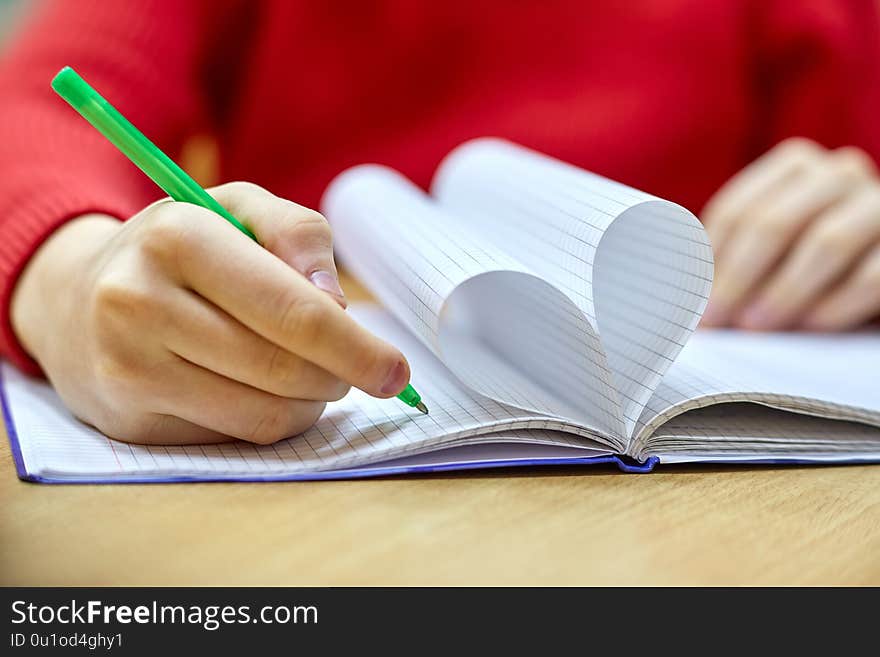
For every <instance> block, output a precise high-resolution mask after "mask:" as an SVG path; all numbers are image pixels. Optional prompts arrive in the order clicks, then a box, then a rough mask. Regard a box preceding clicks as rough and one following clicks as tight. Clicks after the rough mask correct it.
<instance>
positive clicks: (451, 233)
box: [322, 165, 623, 445]
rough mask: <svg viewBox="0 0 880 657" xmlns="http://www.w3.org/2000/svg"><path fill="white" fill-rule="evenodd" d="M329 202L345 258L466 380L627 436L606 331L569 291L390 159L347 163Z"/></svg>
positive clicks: (490, 393) (489, 393) (517, 402)
mask: <svg viewBox="0 0 880 657" xmlns="http://www.w3.org/2000/svg"><path fill="white" fill-rule="evenodd" d="M322 207H323V210H324V212H325V214H326V215H327V217H328V218H329V220H330V222H331V224H332V225H333V228H334V237H335V244H336V250H337V253H338V255H339V256H340V258H341V260H342V262H343V263H344V264H345V266H346V267H347V268H348V269H349V270H350V271H352V273H354V274H355V275H356V276H357V277H358V278H359V279H360V280H361V281H362V282H363V283H364V284H365V285H366V286H367V287H368V288H369V289H370V290H371V291H372V292H373V293H374V294H375V295H376V296H377V297H378V298H379V300H380V301H381V302H382V303H383V304H384V305H385V306H386V307H387V308H388V309H389V310H390V311H391V312H392V314H394V315H395V317H397V319H398V320H399V321H401V322H402V323H403V324H404V325H405V326H407V327H408V328H409V329H410V330H411V331H412V332H413V333H414V334H415V335H416V336H418V337H419V338H420V339H421V341H422V342H423V343H424V344H425V345H426V346H427V347H428V348H429V349H431V351H433V352H434V353H435V354H436V355H438V356H439V357H440V358H441V360H442V361H443V363H444V364H445V365H446V366H447V367H448V368H449V369H450V370H451V371H452V372H453V373H454V374H455V375H456V377H458V378H459V379H460V380H461V381H462V382H463V383H465V384H466V385H467V386H468V387H470V388H471V389H473V390H475V391H477V392H479V393H481V394H482V395H485V396H486V397H489V398H491V399H494V400H496V401H501V402H503V403H506V404H509V405H512V406H516V407H518V408H523V409H526V410H530V411H535V412H539V413H543V414H549V415H554V416H558V417H561V418H568V419H571V420H574V421H576V422H579V423H581V424H583V425H584V426H587V427H591V428H593V429H596V430H597V431H599V432H601V433H603V434H605V435H608V436H615V437H617V438H616V441H617V442H619V443H620V444H621V445H622V442H621V437H622V436H623V427H622V424H621V420H620V417H621V413H620V407H619V404H618V400H617V396H616V393H615V391H614V388H613V384H612V379H611V373H610V371H609V369H608V366H607V363H606V362H605V357H604V354H603V352H602V349H601V345H600V343H599V338H598V336H597V335H596V332H595V330H594V328H593V327H592V325H591V324H590V322H589V321H588V319H587V318H586V317H585V316H584V314H583V312H582V311H581V310H580V309H579V308H578V307H577V305H576V304H575V303H573V302H572V300H571V299H570V298H569V297H568V296H567V295H566V294H563V293H562V292H561V291H560V290H558V289H556V288H555V287H553V285H551V284H550V283H548V282H547V281H545V280H542V279H541V278H538V277H536V276H535V275H534V274H533V273H532V272H531V271H530V270H529V269H528V268H527V267H524V266H523V265H522V264H521V263H519V262H518V261H517V260H515V259H513V258H511V257H510V256H508V255H506V254H505V253H503V252H502V251H501V250H500V249H497V248H495V247H494V246H492V245H491V243H490V242H488V241H486V240H482V239H480V238H479V236H477V235H476V234H474V233H473V232H472V231H471V227H470V226H469V225H467V224H466V223H465V222H463V221H462V220H461V219H460V218H459V217H457V216H455V215H453V214H450V213H448V212H445V211H443V210H442V209H441V208H439V207H438V206H437V204H436V203H435V202H434V201H433V200H431V199H430V198H429V197H428V196H427V195H425V194H424V192H422V191H421V190H419V189H418V188H417V187H415V186H414V185H413V184H412V183H410V182H409V181H407V180H406V179H405V178H403V177H402V176H401V175H400V174H398V173H396V172H394V171H392V170H390V169H388V168H385V167H379V166H372V165H367V166H360V167H355V168H354V169H351V170H349V171H347V172H345V173H344V174H342V175H341V176H339V177H338V178H337V179H336V180H335V181H334V182H333V183H332V184H331V186H330V188H329V189H328V191H327V193H326V195H325V197H324V201H323V204H322ZM585 399H589V400H591V403H588V404H585V403H584V400H585Z"/></svg>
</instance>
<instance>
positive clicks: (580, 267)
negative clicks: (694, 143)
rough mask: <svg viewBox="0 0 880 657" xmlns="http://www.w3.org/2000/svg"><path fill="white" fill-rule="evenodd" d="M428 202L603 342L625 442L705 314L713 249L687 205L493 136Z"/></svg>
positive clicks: (445, 173) (451, 168)
mask: <svg viewBox="0 0 880 657" xmlns="http://www.w3.org/2000/svg"><path fill="white" fill-rule="evenodd" d="M432 191H433V194H434V195H435V196H436V197H437V199H438V200H439V202H440V204H441V205H442V206H443V207H448V208H450V209H451V210H452V211H454V213H455V214H457V215H459V216H462V217H466V218H467V219H468V220H469V221H470V225H471V226H472V228H473V229H474V230H475V231H478V232H479V235H480V240H481V241H483V242H492V243H493V244H496V245H498V247H499V248H500V249H502V250H503V251H504V252H505V253H507V254H509V255H511V256H512V257H514V258H516V260H517V261H519V262H522V263H524V264H525V265H526V266H527V267H529V268H530V269H531V270H533V271H535V272H537V273H538V274H539V275H540V276H541V277H542V278H543V279H545V280H547V281H549V282H550V283H552V284H553V285H554V286H555V287H557V288H559V289H560V290H563V291H564V292H565V293H566V294H567V295H568V296H569V297H570V298H571V299H572V300H573V301H574V302H575V304H576V305H577V306H578V308H579V309H580V310H581V311H582V312H583V313H584V314H585V315H586V316H587V317H588V319H589V321H590V324H591V325H592V326H593V327H594V328H595V329H596V332H597V333H598V334H599V336H600V342H601V345H602V350H603V353H604V354H605V356H606V359H607V362H608V364H609V367H610V369H611V371H612V378H613V380H614V382H615V388H616V391H617V394H618V398H619V400H620V405H621V412H622V415H623V419H624V425H625V426H624V431H625V433H626V435H631V434H632V432H633V430H634V429H635V426H636V424H637V421H638V418H639V416H640V415H641V412H642V409H643V408H644V406H645V404H646V403H647V401H648V399H649V398H650V397H651V394H652V393H653V391H654V389H655V388H656V387H657V385H658V384H659V382H660V380H661V378H662V377H663V374H664V372H666V370H667V369H668V368H669V366H670V365H671V364H672V362H673V361H674V359H675V357H676V355H677V354H678V352H679V351H680V350H681V348H682V346H683V345H684V344H685V342H686V341H687V339H688V337H689V336H690V334H691V333H692V331H693V330H694V328H695V327H696V325H697V323H698V322H699V318H700V316H701V315H702V312H703V309H704V308H705V305H706V301H707V298H708V295H709V288H710V286H711V282H712V271H713V262H712V250H711V247H710V245H709V241H708V238H707V236H706V233H705V230H704V229H703V227H702V226H701V224H700V223H699V221H697V219H696V218H695V217H694V216H693V215H692V214H691V213H689V212H688V211H687V210H685V209H684V208H682V207H680V206H678V205H675V204H674V203H669V202H666V201H663V200H661V199H658V198H656V197H653V196H651V195H649V194H645V193H643V192H640V191H638V190H635V189H632V188H630V187H627V186H625V185H621V184H619V183H616V182H613V181H611V180H608V179H606V178H603V177H601V176H597V175H594V174H592V173H589V172H587V171H584V170H582V169H578V168H577V167H574V166H570V165H568V164H565V163H563V162H560V161H558V160H554V159H552V158H549V157H546V156H543V155H541V154H538V153H535V152H533V151H530V150H527V149H524V148H521V147H519V146H515V145H513V144H510V143H508V142H505V141H501V140H497V139H478V140H475V141H473V142H469V143H467V144H465V145H463V146H460V147H459V148H457V149H456V150H455V151H453V152H452V154H450V155H449V157H447V158H446V160H445V161H444V163H443V164H442V165H441V167H440V169H439V171H438V173H437V176H436V177H435V181H434V184H433V189H432Z"/></svg>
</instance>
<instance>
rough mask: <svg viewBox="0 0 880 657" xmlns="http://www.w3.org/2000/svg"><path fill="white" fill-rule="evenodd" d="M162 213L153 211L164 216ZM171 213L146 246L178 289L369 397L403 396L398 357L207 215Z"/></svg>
mask: <svg viewBox="0 0 880 657" xmlns="http://www.w3.org/2000/svg"><path fill="white" fill-rule="evenodd" d="M165 207H166V206H158V207H157V208H156V211H157V212H159V213H163V212H168V210H166V209H165ZM174 210H175V212H173V213H168V215H167V218H164V219H163V218H162V217H158V216H157V217H155V221H154V222H153V224H154V226H153V227H152V229H151V230H152V231H154V232H155V233H156V235H154V237H153V238H152V239H151V240H150V241H151V243H152V244H153V246H152V247H151V248H154V249H155V250H156V251H158V252H159V256H158V257H165V258H171V259H173V261H174V263H175V266H176V267H177V275H178V276H179V277H180V279H181V284H183V285H185V286H187V287H190V288H191V289H193V290H194V291H196V292H197V293H198V294H200V295H201V296H203V297H204V298H205V299H207V300H208V301H210V302H211V303H213V304H214V305H216V306H218V307H219V308H221V309H222V310H224V311H225V312H226V313H228V314H229V315H231V316H232V317H233V318H235V319H236V320H237V321H238V322H240V323H241V324H244V325H245V326H246V327H248V328H249V329H250V330H252V331H254V332H256V333H258V334H259V335H261V336H263V337H264V338H266V339H267V340H269V341H271V342H272V343H274V344H276V345H278V346H279V347H282V348H283V349H285V350H287V351H289V352H291V353H293V354H296V355H298V356H300V357H301V358H304V359H305V360H308V361H310V362H311V363H313V364H315V365H317V366H318V367H320V368H321V369H324V370H327V371H328V372H330V373H331V374H333V375H334V376H336V377H338V378H340V379H342V380H344V381H346V382H348V383H350V384H352V385H354V386H357V387H358V388H360V389H362V390H364V391H365V392H367V393H369V394H371V395H373V396H376V397H391V396H393V395H396V394H397V393H399V392H400V391H401V390H403V388H404V387H405V386H406V384H407V382H408V381H409V365H408V364H407V362H406V359H405V358H404V357H403V355H402V354H401V353H400V351H398V350H397V349H396V348H394V347H392V346H391V345H389V344H388V343H386V342H384V341H383V340H380V339H379V338H377V337H376V336H374V335H373V334H371V333H370V332H369V331H367V330H366V329H364V328H363V327H361V326H360V325H358V324H357V322H355V321H354V320H353V319H352V318H351V317H349V316H348V315H347V314H346V313H345V311H344V310H343V309H342V308H340V306H339V305H338V304H337V303H335V302H334V301H333V300H332V299H331V298H330V297H329V296H328V295H326V294H324V293H323V292H321V291H319V290H318V289H316V288H315V287H314V286H313V285H311V284H310V283H309V282H308V281H306V279H305V278H304V277H303V276H302V275H301V274H299V273H297V272H296V271H294V270H293V269H291V268H290V267H289V266H288V265H287V264H285V263H284V262H282V261H281V260H280V259H279V258H278V257H276V256H275V255H273V254H272V253H269V252H268V251H267V250H266V249H263V248H261V247H260V246H258V245H257V244H255V243H254V242H253V241H252V240H250V239H248V238H247V237H246V236H245V235H243V234H242V233H240V232H239V231H237V230H236V229H235V228H234V227H233V226H231V225H229V224H228V223H226V222H224V221H218V220H217V218H216V216H214V215H213V213H211V212H210V211H208V210H204V209H203V208H198V207H196V206H193V205H187V204H176V208H174ZM181 212H186V215H187V216H186V217H181V216H180V213H181ZM218 254H222V256H221V255H218Z"/></svg>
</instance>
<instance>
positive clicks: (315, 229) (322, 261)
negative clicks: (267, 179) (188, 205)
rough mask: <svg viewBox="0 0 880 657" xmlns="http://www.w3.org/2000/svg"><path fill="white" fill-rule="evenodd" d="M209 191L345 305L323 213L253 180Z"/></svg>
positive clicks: (265, 244) (275, 250)
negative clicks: (280, 194)
mask: <svg viewBox="0 0 880 657" xmlns="http://www.w3.org/2000/svg"><path fill="white" fill-rule="evenodd" d="M208 191H209V192H210V194H211V195H212V196H214V198H216V199H217V200H218V201H220V203H221V205H223V206H224V207H225V208H226V209H227V210H229V211H230V212H231V213H232V214H233V215H235V217H236V218H237V219H239V220H240V221H243V222H244V223H245V224H246V225H247V226H248V227H249V228H250V229H251V230H252V231H253V232H254V234H255V235H256V236H257V239H258V240H259V241H260V244H261V245H262V246H263V247H265V248H266V249H268V250H269V251H271V252H272V253H274V254H275V255H276V256H278V257H279V258H281V259H282V260H283V261H284V262H286V263H287V264H288V265H290V266H291V267H293V268H294V269H296V270H297V271H298V272H299V273H301V274H302V275H303V276H305V277H306V278H308V279H309V280H310V281H311V282H312V284H313V285H315V286H316V287H318V288H320V289H322V290H324V291H325V292H327V293H328V294H330V295H331V296H332V297H333V298H334V299H336V301H337V302H338V303H339V304H340V305H342V307H343V308H344V307H345V295H344V293H343V292H342V288H341V287H340V285H339V275H338V273H337V271H336V263H335V262H334V260H333V239H332V234H331V231H330V225H329V224H328V223H327V220H326V219H324V217H323V216H322V215H321V214H320V213H318V212H315V211H314V210H310V209H309V208H306V207H304V206H302V205H298V204H296V203H293V202H292V201H288V200H286V199H283V198H280V197H278V196H275V195H274V194H272V193H270V192H268V191H267V190H265V189H263V188H262V187H260V186H258V185H253V184H251V183H243V182H234V183H228V184H226V185H220V186H219V187H214V188H212V189H209V190H208Z"/></svg>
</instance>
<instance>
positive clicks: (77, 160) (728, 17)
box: [0, 0, 880, 372]
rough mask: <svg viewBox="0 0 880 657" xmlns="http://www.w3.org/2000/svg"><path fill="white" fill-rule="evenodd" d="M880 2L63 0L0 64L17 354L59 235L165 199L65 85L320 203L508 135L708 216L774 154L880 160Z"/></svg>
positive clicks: (161, 134)
mask: <svg viewBox="0 0 880 657" xmlns="http://www.w3.org/2000/svg"><path fill="white" fill-rule="evenodd" d="M877 7H878V5H877V3H876V0H851V1H843V0H838V1H832V0H827V1H826V0H816V1H815V2H786V1H782V0H764V1H760V0H724V1H723V0H716V1H708V0H642V1H640V2H595V3H586V2H563V1H561V0H544V1H542V2H510V1H509V0H461V1H458V0H444V1H443V2H431V3H427V2H425V3H422V2H415V1H413V0H381V1H380V0H377V1H375V2H360V3H359V2H347V1H345V0H320V1H319V0H314V1H313V2H301V1H295V0H264V1H262V2H257V1H255V0H250V1H244V0H190V1H186V0H137V1H134V0H132V1H124V2H117V1H114V2H106V1H104V0H54V1H53V0H49V1H48V2H45V4H44V5H43V8H42V9H41V10H40V13H39V15H36V16H34V17H33V18H32V20H31V21H30V22H29V23H28V25H27V26H26V27H25V29H24V30H23V31H22V32H21V33H20V35H19V37H18V39H17V40H16V41H15V42H14V43H13V44H11V46H10V47H9V48H8V49H7V51H6V53H5V54H4V56H3V58H2V62H0V325H2V330H0V351H2V354H3V355H5V356H7V357H9V358H11V359H12V360H13V361H14V362H15V363H17V364H18V365H19V366H20V367H22V368H24V369H26V370H28V371H32V372H36V371H38V370H37V368H36V365H35V364H34V363H33V362H32V361H31V360H30V359H29V358H28V357H27V355H26V354H25V353H24V352H23V351H22V350H21V348H20V346H19V345H18V343H17V342H16V339H15V336H14V335H13V332H12V329H11V326H10V323H9V312H8V309H9V300H10V296H11V293H12V290H13V287H14V285H15V282H16V278H17V276H18V274H19V273H20V271H21V270H22V268H23V267H24V265H25V264H26V262H27V260H28V258H29V257H30V255H31V254H32V253H33V252H34V250H35V249H36V248H37V247H38V246H39V245H40V243H41V242H42V240H44V239H45V238H46V236H47V235H49V234H50V233H51V231H52V230H54V229H55V228H56V227H57V226H58V225H59V224H60V223H61V222H63V221H65V220H67V219H70V218H71V217H75V216H77V215H80V214H83V213H86V212H104V213H107V214H111V215H114V216H117V217H119V218H120V219H125V218H127V217H129V216H131V215H132V214H133V213H135V212H136V211H137V210H139V209H140V208H142V207H143V206H144V205H146V204H147V203H149V202H150V201H152V200H154V199H155V198H157V197H159V196H160V195H161V193H160V192H159V191H158V190H157V189H156V188H155V187H153V186H152V184H151V183H150V182H149V181H147V180H146V179H145V177H144V176H143V174H141V173H140V172H139V171H137V170H136V169H135V168H134V166H133V165H131V164H129V163H128V162H127V161H126V160H125V159H124V158H123V157H122V156H121V155H120V154H119V153H117V152H116V151H115V150H114V148H113V147H112V146H110V145H109V144H108V143H107V142H106V141H105V140H104V139H103V137H101V136H99V135H98V134H97V132H95V130H94V129H93V128H91V127H90V126H89V125H88V124H87V123H86V122H85V121H83V120H82V119H81V118H80V117H79V116H78V115H76V114H75V113H74V112H73V111H72V110H71V109H70V108H69V107H68V106H67V105H65V103H64V102H62V101H61V100H60V99H59V98H57V97H55V96H54V94H53V93H52V92H51V91H50V88H49V80H50V79H51V78H52V76H53V75H54V73H55V72H56V71H57V70H58V69H60V68H61V67H62V66H64V65H66V64H69V65H71V66H73V67H75V68H76V69H78V70H79V71H80V72H81V73H82V74H83V75H84V77H86V78H87V79H88V80H89V81H90V82H91V83H92V84H93V85H94V86H95V87H96V88H97V89H98V90H99V91H101V92H102V93H103V94H104V95H105V96H107V98H109V99H110V100H111V102H113V103H114V104H115V105H116V106H117V107H118V108H119V109H120V110H121V111H122V112H123V113H124V114H125V115H127V116H128V117H129V118H130V119H131V120H132V121H133V122H134V123H135V125H137V126H139V127H140V128H141V129H142V130H143V131H144V132H145V133H146V134H147V135H148V136H149V137H151V138H152V139H153V140H154V141H156V142H157V143H158V144H159V146H160V147H161V148H163V149H164V150H166V152H168V153H170V154H172V155H174V154H177V153H179V151H180V148H181V145H182V144H183V142H184V140H185V139H186V138H187V137H188V136H190V135H192V134H193V133H206V132H207V133H210V134H213V135H216V136H217V137H218V139H219V142H220V144H221V175H222V178H223V179H224V180H230V179H246V180H251V181H253V182H256V183H258V184H261V185H263V186H265V187H267V188H269V189H270V190H272V191H274V192H275V193H277V194H281V195H284V196H287V197H289V198H291V199H294V200H296V201H298V202H300V203H303V204H305V205H310V206H312V207H315V206H316V205H317V203H318V199H319V197H320V194H321V192H322V190H323V189H324V187H325V186H326V184H327V183H328V182H329V181H330V179H331V178H332V177H333V176H334V175H335V174H337V173H338V172H339V171H341V170H342V169H343V168H345V167H347V166H349V165H353V164H358V163H361V162H367V161H370V162H380V163H384V164H388V165H390V166H392V167H395V168H397V169H399V170H401V171H402V172H404V173H405V174H406V175H407V176H409V177H411V178H412V179H414V180H415V181H416V182H418V183H419V184H422V185H425V184H427V183H428V181H429V180H430V177H431V174H432V172H433V170H434V168H435V166H436V165H437V163H438V162H439V160H440V159H441V158H442V156H443V155H444V154H445V153H446V152H448V151H449V150H450V149H451V148H452V147H454V146H455V145H456V144H458V143H460V142H462V141H464V140H466V139H469V138H471V137H475V136H481V135H497V136H503V137H507V138H509V139H512V140H514V141H517V142H520V143H522V144H525V145H527V146H531V147H533V148H536V149H538V150H541V151H544V152H546V153H549V154H551V155H554V156H556V157H560V158H562V159H565V160H568V161H570V162H574V163H575V164H578V165H580V166H583V167H586V168H588V169H591V170H593V171H596V172H598V173H602V174H604V175H607V176H610V177H612V178H616V179H618V180H620V181H622V182H626V183H629V184H631V185H634V186H636V187H639V188H642V189H644V190H646V191H649V192H652V193H654V194H657V195H659V196H663V197H666V198H669V199H671V200H674V201H677V202H679V203H682V204H683V205H685V206H687V207H690V208H691V209H693V210H695V211H698V210H699V209H700V208H701V207H702V204H703V203H704V202H705V201H706V199H707V198H708V197H709V195H710V194H711V193H712V192H713V191H715V190H716V189H717V188H718V186H719V185H720V184H721V183H722V182H724V180H725V179H726V178H728V177H729V176H730V175H731V174H733V173H734V172H736V171H737V170H738V169H739V168H741V167H742V166H743V165H745V164H747V163H748V162H749V161H750V160H752V159H753V158H754V157H755V156H757V155H758V154H760V153H761V152H763V151H764V150H766V149H767V148H769V147H770V146H772V145H773V143H775V142H776V141H778V140H779V139H781V138H783V137H786V136H789V135H804V136H808V137H812V138H814V139H817V140H819V141H820V142H823V143H824V144H826V145H828V146H837V145H842V144H856V145H858V146H861V147H863V148H865V149H867V150H868V151H869V152H871V153H872V154H873V155H874V156H875V157H877V156H878V155H880V120H878V117H880V19H878V15H877V13H878V12H877Z"/></svg>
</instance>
